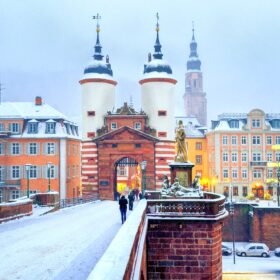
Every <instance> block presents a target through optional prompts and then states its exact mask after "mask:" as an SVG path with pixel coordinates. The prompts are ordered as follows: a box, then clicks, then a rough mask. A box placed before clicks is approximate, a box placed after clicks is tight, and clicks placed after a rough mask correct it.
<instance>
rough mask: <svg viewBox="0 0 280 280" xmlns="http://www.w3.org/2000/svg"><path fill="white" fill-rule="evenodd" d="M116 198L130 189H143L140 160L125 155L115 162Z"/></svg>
mask: <svg viewBox="0 0 280 280" xmlns="http://www.w3.org/2000/svg"><path fill="white" fill-rule="evenodd" d="M114 167H115V171H114V174H115V175H114V199H115V200H117V199H118V198H119V196H120V195H121V194H122V193H123V194H127V193H128V192H129V191H130V190H133V189H136V188H138V189H139V191H140V190H141V168H140V166H139V162H138V161H137V160H136V159H134V158H132V157H123V158H121V159H119V160H117V161H116V162H115V165H114Z"/></svg>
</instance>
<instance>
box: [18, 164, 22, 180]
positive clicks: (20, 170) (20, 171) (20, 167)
mask: <svg viewBox="0 0 280 280" xmlns="http://www.w3.org/2000/svg"><path fill="white" fill-rule="evenodd" d="M21 178H22V166H21V165H20V166H19V179H21Z"/></svg>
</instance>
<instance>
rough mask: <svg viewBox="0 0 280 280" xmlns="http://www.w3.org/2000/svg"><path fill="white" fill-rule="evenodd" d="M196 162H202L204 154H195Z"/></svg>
mask: <svg viewBox="0 0 280 280" xmlns="http://www.w3.org/2000/svg"><path fill="white" fill-rule="evenodd" d="M195 163H196V164H202V156H200V155H197V156H195Z"/></svg>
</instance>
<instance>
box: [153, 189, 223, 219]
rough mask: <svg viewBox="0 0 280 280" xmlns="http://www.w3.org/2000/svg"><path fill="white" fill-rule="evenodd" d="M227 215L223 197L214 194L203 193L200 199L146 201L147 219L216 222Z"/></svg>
mask: <svg viewBox="0 0 280 280" xmlns="http://www.w3.org/2000/svg"><path fill="white" fill-rule="evenodd" d="M227 214H228V213H227V211H226V209H225V197H224V196H223V195H219V194H214V193H207V192H205V193H204V197H203V198H201V199H189V198H175V199H151V200H148V201H147V215H148V216H149V217H173V218H174V217H178V218H190V219H193V218H195V219H209V220H213V219H215V220H218V219H221V218H224V217H225V216H227Z"/></svg>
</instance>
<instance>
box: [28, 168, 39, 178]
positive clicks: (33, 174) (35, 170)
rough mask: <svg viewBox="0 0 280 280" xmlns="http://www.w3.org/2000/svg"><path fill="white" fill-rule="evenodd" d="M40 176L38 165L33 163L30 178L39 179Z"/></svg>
mask: <svg viewBox="0 0 280 280" xmlns="http://www.w3.org/2000/svg"><path fill="white" fill-rule="evenodd" d="M37 176H38V168H37V166H36V165H31V166H30V171H29V178H30V179H37Z"/></svg>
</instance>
